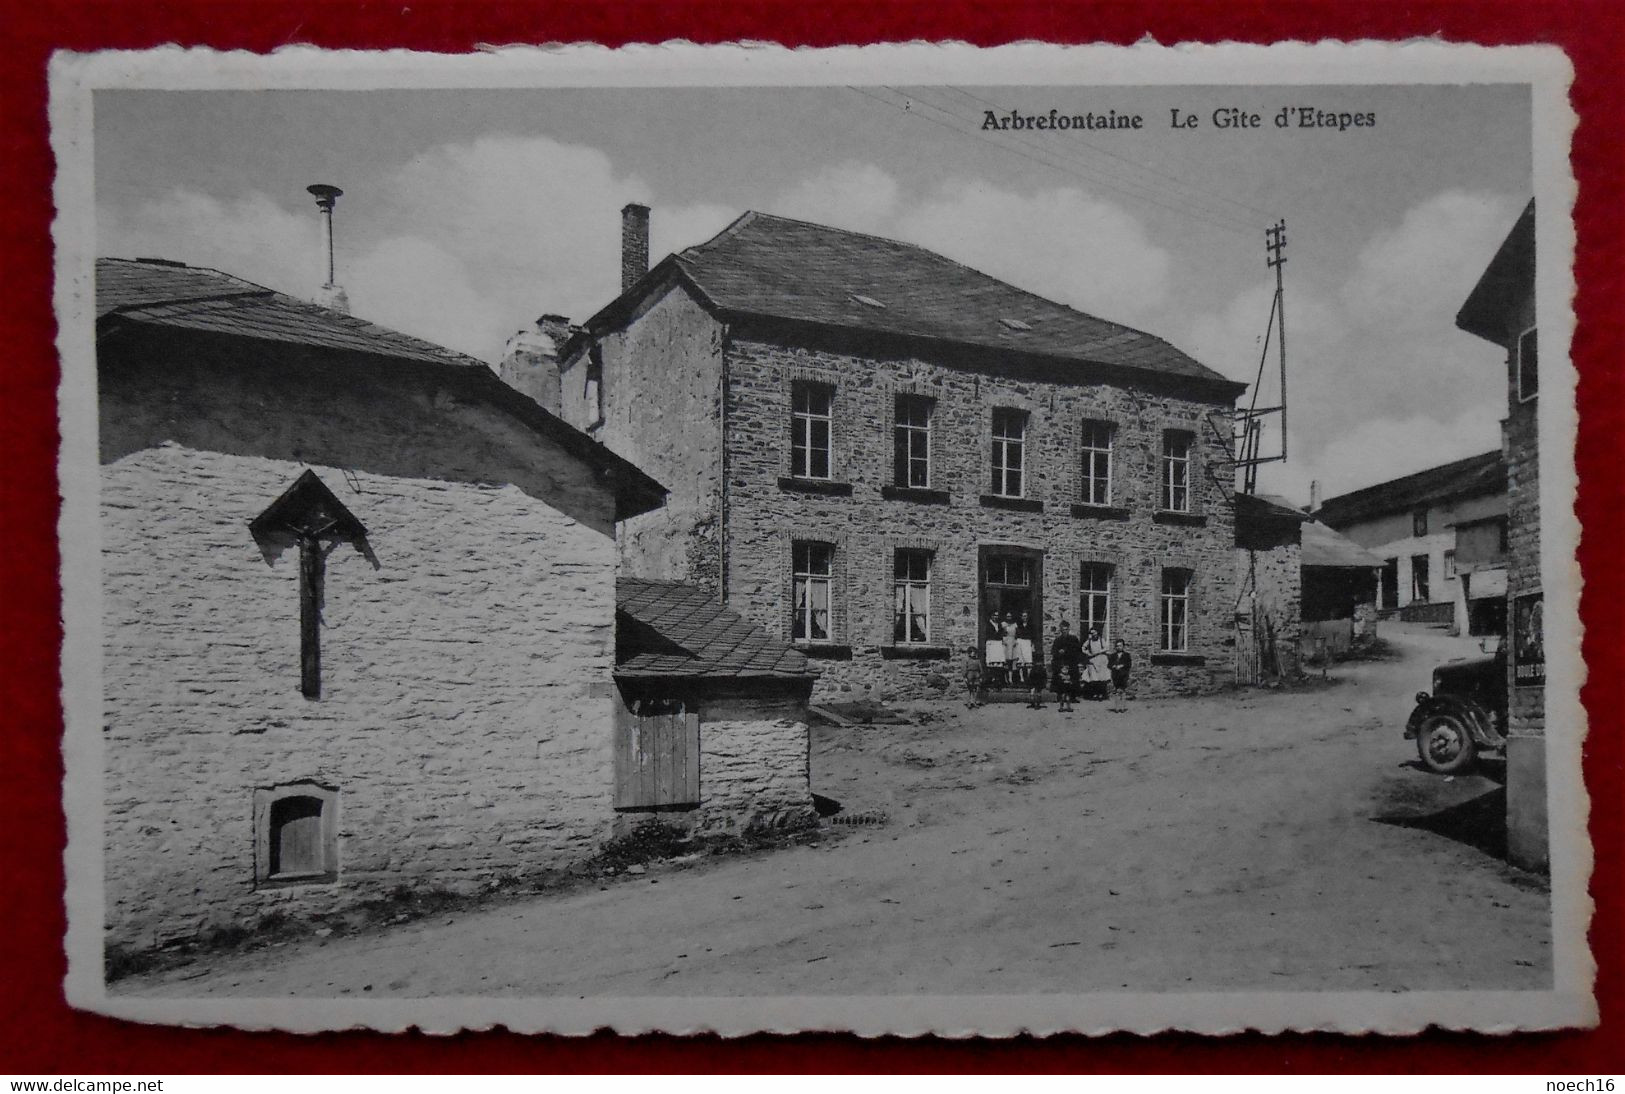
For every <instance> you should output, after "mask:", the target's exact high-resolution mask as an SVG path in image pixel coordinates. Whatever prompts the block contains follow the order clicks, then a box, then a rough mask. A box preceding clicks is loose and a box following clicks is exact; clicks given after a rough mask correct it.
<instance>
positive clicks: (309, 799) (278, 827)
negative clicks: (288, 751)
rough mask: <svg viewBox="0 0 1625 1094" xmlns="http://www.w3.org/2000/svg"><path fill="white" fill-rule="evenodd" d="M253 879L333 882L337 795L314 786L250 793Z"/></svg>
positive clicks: (295, 785)
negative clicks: (253, 837)
mask: <svg viewBox="0 0 1625 1094" xmlns="http://www.w3.org/2000/svg"><path fill="white" fill-rule="evenodd" d="M254 829H255V840H254V842H255V855H254V867H255V869H254V873H255V881H257V882H261V883H265V884H270V885H288V884H295V883H299V882H320V881H334V880H336V879H337V878H338V791H337V790H335V789H333V788H332V787H328V786H322V785H320V784H318V783H314V782H305V783H291V784H288V785H285V786H278V787H271V788H268V789H263V790H257V791H255V794H254Z"/></svg>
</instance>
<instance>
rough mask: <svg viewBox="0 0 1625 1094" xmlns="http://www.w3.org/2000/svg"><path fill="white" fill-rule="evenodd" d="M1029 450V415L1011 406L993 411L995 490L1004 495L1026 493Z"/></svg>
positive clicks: (999, 494)
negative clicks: (1023, 488) (1024, 490)
mask: <svg viewBox="0 0 1625 1094" xmlns="http://www.w3.org/2000/svg"><path fill="white" fill-rule="evenodd" d="M1026 449H1027V415H1026V413H1025V412H1024V411H1020V410H1015V409H1012V408H1010V407H999V408H997V409H996V410H994V411H993V489H992V491H991V493H993V494H996V495H998V496H999V497H1004V498H1019V497H1021V496H1022V479H1023V472H1024V470H1025V461H1026Z"/></svg>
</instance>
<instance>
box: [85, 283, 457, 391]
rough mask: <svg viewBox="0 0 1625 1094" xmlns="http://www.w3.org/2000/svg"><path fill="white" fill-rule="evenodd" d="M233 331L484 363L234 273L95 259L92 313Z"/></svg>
mask: <svg viewBox="0 0 1625 1094" xmlns="http://www.w3.org/2000/svg"><path fill="white" fill-rule="evenodd" d="M114 317H117V318H119V319H123V320H127V321H129V322H135V323H149V324H158V325H162V326H166V327H175V328H187V329H192V330H199V331H210V332H213V333H217V334H235V335H240V336H242V337H244V338H259V339H263V340H266V341H271V342H288V343H292V344H295V345H300V346H309V347H314V348H318V349H334V350H348V351H350V352H353V353H369V354H376V355H380V356H385V357H393V358H397V359H400V360H407V361H424V362H430V363H433V364H443V365H460V366H464V367H470V368H484V369H487V370H488V371H489V366H488V365H486V364H485V362H483V361H480V360H478V359H476V358H473V357H469V356H467V355H465V354H461V353H457V352H455V351H454V350H449V349H446V348H445V347H444V346H437V345H435V344H434V343H433V342H425V341H424V340H423V339H421V338H413V337H412V336H411V335H409V334H402V333H400V332H399V331H393V330H390V329H389V328H388V327H380V326H379V325H378V324H376V323H369V322H367V321H366V320H364V319H357V318H355V317H354V316H352V315H346V314H344V313H343V312H337V311H334V310H332V309H331V308H324V307H322V306H321V305H320V304H313V303H311V302H310V301H307V300H299V299H297V298H295V297H292V296H286V295H284V294H282V293H279V292H276V291H274V290H272V289H267V288H265V287H264V286H262V285H255V284H254V283H253V282H250V281H244V280H243V279H242V278H240V277H233V276H232V275H231V274H228V273H222V272H221V271H219V270H212V269H209V268H207V267H202V266H187V265H184V264H182V263H178V262H170V261H168V260H165V259H151V258H135V259H125V258H99V259H97V260H96V318H97V320H98V321H100V322H105V321H107V320H109V319H111V318H114Z"/></svg>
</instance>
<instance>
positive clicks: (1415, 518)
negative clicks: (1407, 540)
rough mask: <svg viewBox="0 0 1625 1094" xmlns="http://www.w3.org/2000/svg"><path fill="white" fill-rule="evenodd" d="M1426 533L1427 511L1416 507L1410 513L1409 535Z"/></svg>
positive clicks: (1423, 534)
mask: <svg viewBox="0 0 1625 1094" xmlns="http://www.w3.org/2000/svg"><path fill="white" fill-rule="evenodd" d="M1427 534H1428V511H1427V510H1426V509H1418V510H1417V511H1416V512H1414V513H1412V514H1411V535H1413V536H1425V535H1427Z"/></svg>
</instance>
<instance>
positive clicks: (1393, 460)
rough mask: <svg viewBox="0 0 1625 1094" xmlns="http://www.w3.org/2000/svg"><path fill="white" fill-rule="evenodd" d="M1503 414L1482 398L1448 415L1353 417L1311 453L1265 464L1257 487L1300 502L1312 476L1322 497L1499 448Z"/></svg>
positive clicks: (1501, 404) (1495, 404)
mask: <svg viewBox="0 0 1625 1094" xmlns="http://www.w3.org/2000/svg"><path fill="white" fill-rule="evenodd" d="M1499 393H1500V389H1499V388H1496V394H1497V395H1499ZM1504 413H1505V403H1504V402H1503V401H1501V400H1500V399H1483V400H1479V401H1477V402H1474V403H1470V404H1468V405H1467V406H1466V407H1464V408H1463V409H1462V410H1461V411H1460V412H1459V413H1458V414H1456V415H1454V416H1452V417H1437V416H1434V415H1430V414H1413V415H1408V416H1405V417H1397V418H1373V419H1369V420H1364V421H1357V422H1354V423H1353V424H1352V425H1350V426H1349V427H1347V428H1346V429H1345V430H1344V431H1343V432H1341V433H1339V434H1338V435H1336V436H1335V437H1333V438H1332V439H1331V440H1329V441H1327V442H1326V443H1324V444H1322V445H1320V446H1319V447H1318V448H1316V449H1315V450H1314V451H1313V452H1311V453H1309V454H1307V455H1304V456H1295V457H1294V459H1293V460H1292V462H1291V463H1288V464H1286V465H1285V466H1281V465H1272V466H1267V467H1265V468H1264V469H1263V470H1262V471H1261V473H1260V475H1259V483H1260V489H1263V490H1266V491H1269V492H1272V493H1280V494H1284V495H1286V496H1287V497H1289V498H1291V499H1293V500H1294V501H1297V502H1298V503H1300V504H1303V503H1306V502H1308V500H1309V483H1310V481H1311V480H1319V482H1320V486H1321V494H1322V496H1323V497H1328V498H1330V497H1335V496H1337V495H1338V494H1346V493H1348V492H1349V491H1351V490H1359V489H1360V488H1362V487H1366V486H1373V485H1375V484H1377V483H1379V482H1387V481H1388V480H1390V479H1397V478H1399V477H1400V476H1402V475H1408V474H1410V473H1412V472H1413V471H1420V470H1423V469H1425V468H1428V467H1436V466H1438V465H1439V464H1442V463H1449V462H1450V461H1451V460H1459V459H1465V458H1466V457H1468V456H1476V455H1478V454H1479V453H1481V452H1489V451H1491V450H1493V449H1496V448H1499V447H1500V444H1501V432H1500V426H1499V421H1500V417H1501V415H1502V414H1504Z"/></svg>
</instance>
